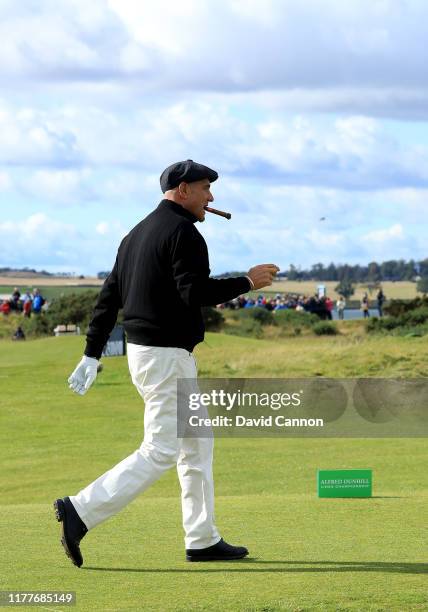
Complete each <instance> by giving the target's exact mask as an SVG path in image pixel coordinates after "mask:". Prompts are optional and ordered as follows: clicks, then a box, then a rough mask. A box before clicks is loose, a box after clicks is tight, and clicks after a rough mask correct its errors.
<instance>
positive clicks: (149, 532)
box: [0, 333, 428, 612]
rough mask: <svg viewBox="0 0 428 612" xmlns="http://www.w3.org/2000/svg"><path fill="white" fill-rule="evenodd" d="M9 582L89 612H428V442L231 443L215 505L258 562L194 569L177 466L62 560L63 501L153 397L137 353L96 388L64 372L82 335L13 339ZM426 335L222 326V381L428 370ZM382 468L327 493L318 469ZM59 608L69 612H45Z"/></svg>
mask: <svg viewBox="0 0 428 612" xmlns="http://www.w3.org/2000/svg"><path fill="white" fill-rule="evenodd" d="M2 348H3V350H2V353H1V355H0V387H1V389H0V398H1V411H0V419H1V426H0V457H1V462H2V468H3V469H2V470H1V472H0V490H1V491H2V497H1V516H2V520H1V521H0V532H1V533H0V542H1V545H2V555H1V556H0V565H1V567H0V588H1V589H16V590H17V589H23V590H36V589H48V590H62V589H69V590H73V591H76V593H77V601H78V604H77V606H76V608H74V609H76V610H84V611H91V612H92V611H93V610H103V611H111V612H116V611H118V610H126V611H129V610H159V611H168V610H182V611H184V610H234V611H236V610H254V611H256V610H257V611H260V612H261V611H273V610H296V611H297V610H299V611H312V610H331V611H333V610H334V611H336V610H358V611H360V610H377V611H380V610H384V611H389V610H397V611H398V610H400V611H402V610H406V611H407V610H426V609H427V607H428V600H427V597H426V575H425V574H426V572H427V569H428V568H427V564H426V550H425V541H424V537H423V531H424V529H425V523H426V520H425V514H426V512H425V511H426V502H427V497H428V486H427V485H428V483H427V476H426V468H425V466H426V461H427V448H426V441H425V440H423V439H394V440H390V439H382V440H373V439H371V440H358V439H355V440H340V439H338V440H336V439H335V440H331V439H311V440H304V439H301V440H299V439H294V440H285V439H272V438H270V439H257V440H254V439H239V440H230V439H218V440H216V452H215V476H216V515H217V523H218V525H219V526H220V528H221V530H222V533H223V535H224V536H225V538H227V539H228V540H230V541H232V542H234V543H244V544H246V545H247V546H248V547H249V549H250V553H251V556H250V558H249V559H246V560H243V561H239V562H234V563H229V564H225V563H212V564H206V565H199V564H186V563H185V562H184V559H183V548H182V533H181V517H180V504H179V488H178V484H177V478H176V475H175V473H174V472H173V471H171V472H169V473H168V474H167V475H165V476H164V477H163V478H162V479H161V480H160V481H159V482H157V483H156V484H155V485H154V486H153V487H151V488H150V489H149V490H148V491H147V492H146V493H145V494H144V495H142V496H140V497H139V498H138V499H137V500H136V501H134V502H133V503H132V504H131V505H130V506H128V507H127V508H126V509H125V510H124V511H123V512H122V513H120V514H119V515H117V516H116V517H114V518H112V519H111V520H110V521H108V522H106V523H104V524H102V525H100V526H99V527H97V528H96V529H95V530H93V531H92V532H90V533H89V534H88V536H87V537H86V538H85V540H84V541H83V544H82V549H83V553H84V556H85V565H84V567H83V568H81V569H77V568H75V567H74V566H72V565H71V563H70V562H69V561H68V559H66V557H65V556H64V554H63V552H62V549H61V547H60V544H59V528H58V524H57V523H56V522H55V521H54V519H53V514H52V508H51V503H52V500H53V499H55V497H57V496H60V495H66V494H72V493H74V492H77V490H78V489H79V488H81V487H82V486H83V485H86V484H87V483H88V482H90V481H91V480H92V479H94V478H95V477H96V476H98V475H100V474H101V473H102V472H103V471H105V470H106V469H108V468H109V467H111V466H112V465H114V464H115V463H116V462H117V461H119V460H120V459H122V458H124V457H125V456H126V455H128V454H129V453H130V452H132V451H133V450H134V449H135V448H136V447H138V446H139V444H140V442H141V438H142V433H143V405H142V402H141V400H140V398H139V396H138V394H137V392H136V390H135V389H134V388H133V387H132V384H131V382H130V379H129V374H128V372H127V366H126V360H125V359H123V358H110V359H105V360H104V361H105V368H104V371H103V372H102V374H101V375H100V377H99V379H98V380H97V382H96V385H95V386H94V388H93V389H92V390H91V391H90V393H89V394H88V395H86V396H85V397H83V398H82V397H78V396H76V395H73V394H72V393H71V392H69V390H68V388H67V385H66V382H65V381H66V378H67V376H68V375H69V373H70V371H71V370H72V368H73V367H74V365H75V363H76V361H77V360H78V358H79V357H80V355H81V352H82V338H77V337H73V338H48V339H42V340H35V341H27V342H25V343H22V344H14V343H12V342H4V343H2ZM427 353H428V347H427V343H426V342H424V340H423V339H421V338H370V337H362V336H361V337H360V336H358V335H357V336H355V335H354V334H352V333H351V334H349V335H342V336H340V337H331V338H330V337H329V338H325V337H320V338H311V339H310V340H309V339H306V338H294V339H289V340H287V341H286V342H283V343H280V342H278V341H275V342H273V341H265V340H252V339H247V338H245V339H243V338H236V337H232V336H226V335H222V334H208V336H207V341H206V343H204V344H203V345H202V346H201V347H200V348H198V350H197V360H198V362H199V368H200V371H201V373H202V374H203V375H209V376H227V375H235V376H290V377H292V376H297V375H303V376H314V375H317V374H323V375H328V376H338V377H342V376H359V375H372V376H397V375H398V376H416V375H419V376H423V375H426V363H427V357H428V354H427ZM320 467H321V468H371V469H373V472H374V497H373V498H372V499H368V500H367V499H363V500H328V499H322V500H320V499H318V498H317V497H316V486H315V476H316V470H317V468H320ZM45 609H51V610H54V609H55V610H59V609H64V610H65V609H66V608H61V607H58V606H47V607H46V608H45Z"/></svg>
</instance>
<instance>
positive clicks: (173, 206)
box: [158, 199, 198, 223]
mask: <svg viewBox="0 0 428 612" xmlns="http://www.w3.org/2000/svg"><path fill="white" fill-rule="evenodd" d="M161 206H162V207H164V206H166V207H167V208H169V210H172V211H174V212H175V213H177V214H179V215H181V216H182V217H186V219H189V220H190V221H191V222H192V223H196V221H198V217H195V215H192V213H191V212H189V211H188V210H186V209H185V208H183V207H182V206H180V204H177V203H176V202H173V201H172V200H167V199H164V200H162V201H161V203H160V204H159V206H158V208H160V207H161Z"/></svg>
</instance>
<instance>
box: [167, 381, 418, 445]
mask: <svg viewBox="0 0 428 612" xmlns="http://www.w3.org/2000/svg"><path fill="white" fill-rule="evenodd" d="M177 396H178V411H177V435H178V437H180V438H186V437H200V438H206V437H213V436H216V437H217V436H218V437H227V436H233V437H271V436H285V437H349V438H351V437H358V438H361V437H424V436H427V435H428V418H427V417H428V380H427V379H405V380H404V379H398V380H397V379H387V378H365V379H363V378H358V379H333V378H314V379H308V378H306V379H266V378H258V379H257V378H246V379H245V378H244V379H243V378H240V379H237V378H224V379H220V378H215V379H199V380H197V381H196V380H195V379H180V380H179V381H178V383H177Z"/></svg>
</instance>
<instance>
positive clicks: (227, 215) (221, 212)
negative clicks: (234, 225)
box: [204, 206, 232, 219]
mask: <svg viewBox="0 0 428 612" xmlns="http://www.w3.org/2000/svg"><path fill="white" fill-rule="evenodd" d="M204 210H206V211H207V212H210V213H213V214H214V215H219V216H220V217H224V218H225V219H231V218H232V215H231V214H230V213H228V212H224V210H217V208H211V207H210V206H204Z"/></svg>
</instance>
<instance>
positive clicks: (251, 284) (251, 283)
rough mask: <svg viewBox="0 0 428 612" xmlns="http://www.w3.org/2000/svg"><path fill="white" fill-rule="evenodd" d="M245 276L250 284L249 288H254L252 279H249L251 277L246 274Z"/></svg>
mask: <svg viewBox="0 0 428 612" xmlns="http://www.w3.org/2000/svg"><path fill="white" fill-rule="evenodd" d="M245 278H248V280H249V281H250V286H251V289H254V283H253V281H252V280H251V278H250V277H249V276H247V275H245Z"/></svg>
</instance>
